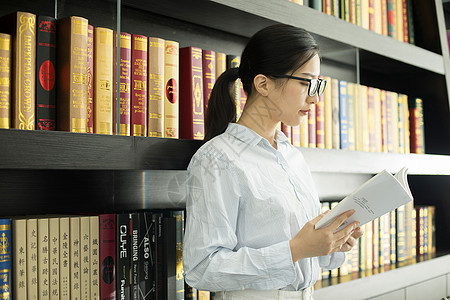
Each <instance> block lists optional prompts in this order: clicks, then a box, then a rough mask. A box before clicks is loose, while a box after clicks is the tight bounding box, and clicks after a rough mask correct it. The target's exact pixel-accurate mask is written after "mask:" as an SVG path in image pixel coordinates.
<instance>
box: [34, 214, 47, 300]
mask: <svg viewBox="0 0 450 300" xmlns="http://www.w3.org/2000/svg"><path fill="white" fill-rule="evenodd" d="M37 226H38V227H37V229H38V231H37V240H38V245H37V247H38V285H39V286H38V293H39V296H38V298H39V299H50V293H49V284H48V283H49V282H50V276H49V253H48V248H49V240H48V219H47V218H41V219H38V220H37Z"/></svg>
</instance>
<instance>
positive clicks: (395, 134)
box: [391, 93, 400, 153]
mask: <svg viewBox="0 0 450 300" xmlns="http://www.w3.org/2000/svg"><path fill="white" fill-rule="evenodd" d="M398 98H399V94H397V93H392V94H391V107H392V125H391V129H392V149H393V152H394V153H399V152H400V151H399V149H400V143H399V127H398Z"/></svg>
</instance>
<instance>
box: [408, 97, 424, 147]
mask: <svg viewBox="0 0 450 300" xmlns="http://www.w3.org/2000/svg"><path fill="white" fill-rule="evenodd" d="M409 122H410V125H409V128H410V129H409V131H410V135H411V142H410V151H411V153H419V154H424V153H425V138H424V124H423V104H422V99H419V98H409Z"/></svg>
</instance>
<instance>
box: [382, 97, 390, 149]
mask: <svg viewBox="0 0 450 300" xmlns="http://www.w3.org/2000/svg"><path fill="white" fill-rule="evenodd" d="M380 103H381V146H382V147H381V148H382V151H383V152H384V153H386V152H388V124H387V122H388V117H387V113H388V111H387V99H386V91H385V90H381V91H380Z"/></svg>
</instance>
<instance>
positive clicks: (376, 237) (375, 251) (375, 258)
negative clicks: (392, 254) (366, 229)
mask: <svg viewBox="0 0 450 300" xmlns="http://www.w3.org/2000/svg"><path fill="white" fill-rule="evenodd" d="M379 225H380V224H379V222H378V219H375V220H373V221H372V267H373V268H374V269H375V268H378V266H379V265H380V228H379Z"/></svg>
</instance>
